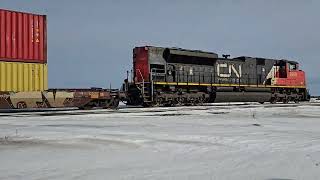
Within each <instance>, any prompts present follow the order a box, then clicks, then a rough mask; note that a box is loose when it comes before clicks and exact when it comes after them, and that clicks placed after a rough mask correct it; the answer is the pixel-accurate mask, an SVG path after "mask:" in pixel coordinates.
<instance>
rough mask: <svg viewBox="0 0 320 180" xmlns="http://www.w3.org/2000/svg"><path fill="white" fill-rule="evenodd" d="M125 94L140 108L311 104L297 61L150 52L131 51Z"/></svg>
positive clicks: (145, 49)
mask: <svg viewBox="0 0 320 180" xmlns="http://www.w3.org/2000/svg"><path fill="white" fill-rule="evenodd" d="M128 77H129V75H128ZM123 90H124V91H125V92H126V97H127V104H130V105H143V106H171V105H198V104H202V103H213V102H259V103H264V102H270V103H277V102H283V103H288V102H290V101H291V102H295V103H298V102H300V101H307V100H309V94H308V91H307V89H306V77H305V72H304V71H302V70H300V69H299V63H298V62H296V61H289V60H285V59H267V58H256V57H246V56H241V57H236V58H230V56H229V55H223V57H218V54H216V53H212V52H204V51H199V50H187V49H180V48H164V47H152V46H144V47H136V48H134V49H133V71H132V78H130V80H129V78H127V79H126V80H125V83H124V86H123Z"/></svg>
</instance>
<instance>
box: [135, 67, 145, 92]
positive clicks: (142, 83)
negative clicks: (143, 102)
mask: <svg viewBox="0 0 320 180" xmlns="http://www.w3.org/2000/svg"><path fill="white" fill-rule="evenodd" d="M136 71H138V72H139V75H140V76H141V79H142V97H144V78H143V76H142V73H141V71H140V69H136Z"/></svg>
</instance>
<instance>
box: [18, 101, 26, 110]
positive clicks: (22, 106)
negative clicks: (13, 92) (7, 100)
mask: <svg viewBox="0 0 320 180" xmlns="http://www.w3.org/2000/svg"><path fill="white" fill-rule="evenodd" d="M17 108H18V109H26V108H27V104H26V103H25V102H23V101H20V102H18V103H17Z"/></svg>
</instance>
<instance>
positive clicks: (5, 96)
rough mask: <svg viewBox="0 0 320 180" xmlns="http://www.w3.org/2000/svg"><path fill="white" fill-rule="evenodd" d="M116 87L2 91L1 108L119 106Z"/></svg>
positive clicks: (118, 94) (0, 93) (0, 94)
mask: <svg viewBox="0 0 320 180" xmlns="http://www.w3.org/2000/svg"><path fill="white" fill-rule="evenodd" d="M121 96H122V95H121V93H120V92H119V91H118V90H115V89H113V90H112V89H50V90H48V91H37V92H0V109H43V108H66V107H77V108H80V109H92V108H117V107H118V105H119V100H120V98H121Z"/></svg>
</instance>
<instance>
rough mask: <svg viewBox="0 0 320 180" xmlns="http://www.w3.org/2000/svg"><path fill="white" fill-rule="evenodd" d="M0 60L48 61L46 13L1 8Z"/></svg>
mask: <svg viewBox="0 0 320 180" xmlns="http://www.w3.org/2000/svg"><path fill="white" fill-rule="evenodd" d="M0 32H1V33H0V61H10V62H31V63H46V62H47V22H46V16H45V15H36V14H30V13H23V12H16V11H9V10H2V9H0Z"/></svg>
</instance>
